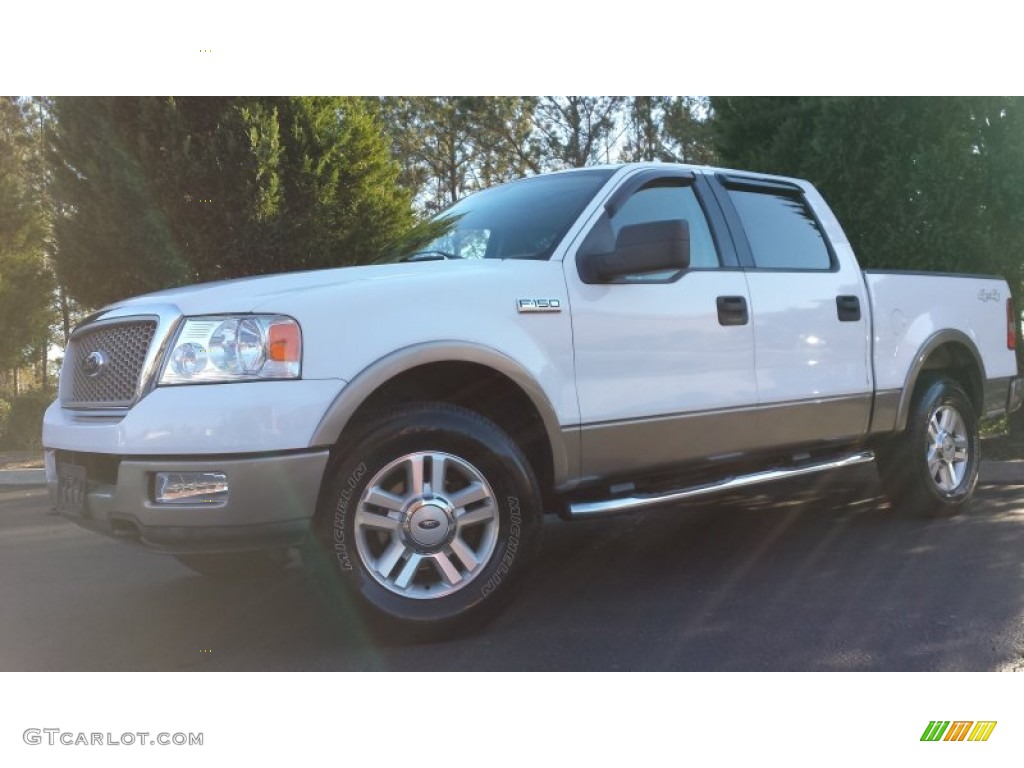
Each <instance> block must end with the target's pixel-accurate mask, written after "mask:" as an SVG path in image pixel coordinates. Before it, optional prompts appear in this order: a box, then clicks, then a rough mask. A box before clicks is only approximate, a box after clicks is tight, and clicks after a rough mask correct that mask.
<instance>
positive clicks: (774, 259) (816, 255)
mask: <svg viewBox="0 0 1024 768" xmlns="http://www.w3.org/2000/svg"><path fill="white" fill-rule="evenodd" d="M710 181H711V183H712V185H713V188H714V189H715V192H716V195H717V196H718V198H719V199H720V201H721V202H722V207H723V212H724V214H725V216H726V218H727V220H728V221H729V225H730V230H731V232H732V235H733V240H734V241H735V243H736V249H737V253H738V256H739V259H740V262H741V263H742V264H743V266H744V268H745V269H746V277H747V284H748V286H749V290H750V301H751V318H752V324H753V334H754V345H755V361H756V362H755V366H754V368H755V374H756V379H757V392H758V404H759V408H758V427H759V429H760V430H762V432H763V433H764V436H765V438H766V439H767V440H768V441H769V442H770V443H772V444H773V445H777V446H783V445H794V444H800V443H815V442H819V441H828V440H836V441H839V440H844V439H848V438H852V437H856V436H859V435H860V434H862V433H863V432H864V431H865V430H866V428H867V422H868V418H869V416H870V409H871V374H870V358H869V352H870V340H869V316H868V315H869V311H870V309H869V306H868V299H867V294H866V288H865V285H864V280H863V277H862V274H861V271H860V268H859V267H858V265H857V264H856V261H855V260H854V259H853V255H852V252H851V251H850V250H849V248H845V249H843V250H842V251H841V252H839V253H837V251H836V250H835V249H833V247H832V245H831V244H830V242H829V240H828V238H827V237H826V236H825V234H824V231H823V227H822V224H821V222H820V221H819V220H818V218H817V217H816V216H815V213H814V210H813V208H812V207H811V205H810V204H809V203H808V201H807V199H806V197H805V194H804V191H803V190H802V189H801V188H800V187H799V186H798V185H796V184H790V183H787V182H783V181H776V180H766V179H759V178H750V177H744V176H735V175H727V174H718V175H716V176H715V177H714V178H712V179H711V180H710Z"/></svg>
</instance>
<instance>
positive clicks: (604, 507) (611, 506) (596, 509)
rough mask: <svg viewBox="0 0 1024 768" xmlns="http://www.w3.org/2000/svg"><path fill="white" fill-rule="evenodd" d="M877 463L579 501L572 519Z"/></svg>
mask: <svg viewBox="0 0 1024 768" xmlns="http://www.w3.org/2000/svg"><path fill="white" fill-rule="evenodd" d="M874 460H875V454H874V453H872V452H871V451H864V452H862V453H854V454H851V455H849V456H844V457H842V458H839V459H829V460H828V461H821V462H816V463H811V464H802V465H800V466H799V467H791V468H788V469H770V470H767V471H765V472H755V473H753V474H750V475H738V476H736V477H727V478H724V479H722V480H718V481H716V482H714V483H708V484H706V485H695V486H693V487H692V488H683V489H680V490H675V491H666V492H664V493H651V494H644V495H642V496H640V495H637V496H623V497H620V498H616V499H608V500H607V501H578V502H575V503H573V504H570V505H569V519H570V520H588V519H590V518H594V517H606V516H608V515H620V514H623V513H625V512H636V511H637V510H640V509H647V508H648V507H657V506H661V505H663V504H672V503H673V502H677V501H684V500H686V499H692V498H695V497H697V496H708V495H710V494H713V493H722V492H723V491H732V490H735V489H736V488H746V487H747V486H748V485H759V484H761V483H771V482H774V481H776V480H788V479H790V478H792V477H800V476H801V475H812V474H815V473H816V472H827V471H829V470H832V469H842V468H843V467H852V466H855V465H857V464H866V463H868V462H870V461H874Z"/></svg>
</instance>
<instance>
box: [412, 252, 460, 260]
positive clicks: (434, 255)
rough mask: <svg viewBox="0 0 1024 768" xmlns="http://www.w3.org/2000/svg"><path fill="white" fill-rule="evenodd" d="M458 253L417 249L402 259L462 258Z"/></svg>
mask: <svg viewBox="0 0 1024 768" xmlns="http://www.w3.org/2000/svg"><path fill="white" fill-rule="evenodd" d="M461 258H463V257H462V256H459V255H458V254H457V253H448V252H447V251H417V252H416V253H414V254H412V255H411V256H406V257H405V258H404V259H402V261H445V260H447V259H461Z"/></svg>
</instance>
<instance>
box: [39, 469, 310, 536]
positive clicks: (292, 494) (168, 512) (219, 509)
mask: <svg viewBox="0 0 1024 768" xmlns="http://www.w3.org/2000/svg"><path fill="white" fill-rule="evenodd" d="M46 453H47V456H46V458H47V461H46V468H47V483H48V485H49V486H50V493H51V497H52V499H53V501H54V504H55V505H56V503H57V492H58V481H57V465H58V463H67V464H74V465H77V466H84V467H85V472H86V488H85V495H84V504H83V505H82V511H81V514H70V513H65V514H64V516H65V517H67V518H68V519H69V520H72V521H73V522H75V523H77V524H78V525H80V526H82V527H83V528H87V529H89V530H92V531H96V532H98V533H103V534H106V535H108V536H112V537H114V538H117V539H121V540H124V541H130V542H135V543H138V544H141V545H143V546H145V547H146V548H148V549H153V550H158V551H161V552H168V553H172V554H186V553H199V552H231V551H241V550H254V549H265V548H271V547H282V546H290V545H294V544H299V543H301V541H302V540H303V538H305V536H306V534H307V533H308V532H309V528H310V523H311V520H312V518H313V515H314V513H315V511H316V502H317V496H318V494H319V491H320V482H321V480H322V478H323V475H324V469H325V468H326V466H327V460H328V457H329V453H328V451H327V450H315V451H303V452H290V453H278V454H270V455H266V454H260V455H247V456H246V455H243V456H231V457H219V456H211V457H183V456H174V457H169V458H167V459H163V458H159V457H124V458H119V457H117V456H111V455H105V454H95V453H81V452H70V451H53V450H48V451H47V452H46ZM157 472H223V473H224V474H226V475H227V478H228V483H229V491H228V494H227V498H226V499H225V500H224V501H223V502H222V503H217V504H208V503H197V504H174V505H170V504H157V503H155V502H154V500H153V499H154V496H153V478H154V475H155V474H156V473H157Z"/></svg>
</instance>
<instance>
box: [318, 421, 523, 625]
mask: <svg viewBox="0 0 1024 768" xmlns="http://www.w3.org/2000/svg"><path fill="white" fill-rule="evenodd" d="M540 513H541V506H540V494H539V491H538V487H537V482H536V479H535V477H534V474H533V470H532V469H531V467H530V464H529V462H528V461H527V460H526V458H525V457H524V456H523V454H522V451H521V450H520V449H519V447H518V446H517V445H516V443H515V442H514V441H513V440H512V439H511V438H510V437H509V436H508V435H507V434H505V432H504V431H503V430H501V429H500V428H499V427H498V426H497V425H496V424H494V423H493V422H491V421H490V420H488V419H486V418H484V417H483V416H481V415H479V414H477V413H475V412H473V411H470V410H467V409H465V408H461V407H457V406H453V405H449V404H445V403H422V404H416V405H411V406H406V407H403V408H400V409H397V410H395V411H393V412H391V413H389V414H386V415H384V416H382V417H380V418H378V419H377V420H376V421H374V422H373V423H372V424H370V425H369V426H368V427H367V428H366V429H365V430H363V431H362V434H361V436H360V437H358V438H356V440H355V444H354V445H352V446H351V447H347V450H346V453H345V457H344V458H343V459H342V460H341V461H340V463H339V464H338V466H337V468H336V469H335V471H334V475H333V477H332V479H331V481H330V486H329V488H328V489H327V492H326V493H325V494H323V503H322V505H321V509H320V510H319V513H318V516H317V520H316V525H315V531H316V536H315V544H316V549H317V554H318V555H319V557H315V558H314V561H318V562H319V563H320V564H321V565H322V567H323V568H324V569H326V570H327V571H328V572H329V573H330V575H331V577H332V578H333V579H334V580H336V581H340V582H341V583H342V584H343V585H344V586H345V587H346V588H347V590H348V591H349V592H350V593H354V594H355V595H356V596H357V597H358V599H359V602H360V603H361V604H362V605H363V606H364V607H367V608H370V609H371V610H372V611H373V612H374V613H375V614H376V615H377V616H379V617H383V618H384V619H385V620H390V623H400V624H401V625H402V626H403V628H404V629H405V630H411V631H413V632H416V633H418V634H427V635H435V634H443V633H445V632H447V631H449V630H452V629H455V628H456V627H462V626H466V625H469V624H473V623H476V622H478V621H480V620H482V619H484V618H486V617H489V616H490V615H491V614H492V613H493V612H494V611H495V610H496V609H497V608H499V607H500V606H501V605H502V604H504V602H505V601H506V600H507V599H508V598H509V597H511V595H512V588H513V586H514V583H515V581H516V580H517V579H518V578H519V576H520V574H521V572H522V571H523V569H524V568H525V567H526V565H527V563H528V561H529V560H530V559H531V557H532V555H533V554H534V552H535V551H536V549H537V546H538V543H539V534H540Z"/></svg>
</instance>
